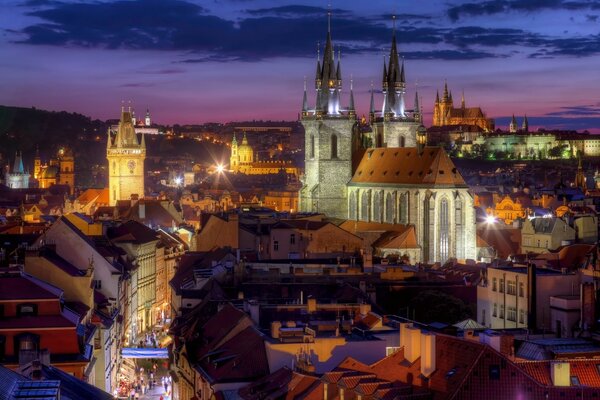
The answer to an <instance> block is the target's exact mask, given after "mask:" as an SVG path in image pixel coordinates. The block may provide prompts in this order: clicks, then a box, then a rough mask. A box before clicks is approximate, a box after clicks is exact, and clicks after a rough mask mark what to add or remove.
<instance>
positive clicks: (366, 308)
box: [358, 304, 371, 315]
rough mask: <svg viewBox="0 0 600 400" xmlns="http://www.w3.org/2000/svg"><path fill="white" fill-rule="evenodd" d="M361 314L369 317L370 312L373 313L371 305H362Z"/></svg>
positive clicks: (360, 307)
mask: <svg viewBox="0 0 600 400" xmlns="http://www.w3.org/2000/svg"><path fill="white" fill-rule="evenodd" d="M358 307H359V310H360V311H359V312H360V315H367V314H368V313H369V312H371V305H370V304H360V305H359V306H358Z"/></svg>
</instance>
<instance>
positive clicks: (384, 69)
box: [382, 54, 388, 89]
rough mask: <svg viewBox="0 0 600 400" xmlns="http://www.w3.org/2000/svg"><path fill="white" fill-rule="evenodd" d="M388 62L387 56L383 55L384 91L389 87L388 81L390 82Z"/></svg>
mask: <svg viewBox="0 0 600 400" xmlns="http://www.w3.org/2000/svg"><path fill="white" fill-rule="evenodd" d="M385 64H386V60H385V54H384V55H383V79H382V82H383V87H384V89H385V88H386V87H387V81H388V73H387V67H386V65H385Z"/></svg>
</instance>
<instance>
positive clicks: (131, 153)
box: [106, 108, 146, 206]
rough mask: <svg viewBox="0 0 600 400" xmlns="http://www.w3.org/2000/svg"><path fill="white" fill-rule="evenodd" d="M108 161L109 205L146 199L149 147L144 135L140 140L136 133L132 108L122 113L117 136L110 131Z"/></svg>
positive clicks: (107, 147)
mask: <svg viewBox="0 0 600 400" xmlns="http://www.w3.org/2000/svg"><path fill="white" fill-rule="evenodd" d="M106 158H107V160H108V175H109V179H108V185H109V187H108V189H109V192H110V205H111V206H114V205H115V204H116V203H117V201H118V200H130V199H131V196H132V195H137V196H139V198H142V197H144V160H145V159H146V143H145V141H144V135H143V134H142V138H141V140H138V137H137V135H136V133H135V128H134V126H133V121H132V114H131V108H129V109H128V110H127V111H125V109H124V108H123V109H122V110H121V120H120V121H119V127H118V128H117V133H116V134H114V135H113V134H111V131H110V129H109V131H108V143H107V145H106Z"/></svg>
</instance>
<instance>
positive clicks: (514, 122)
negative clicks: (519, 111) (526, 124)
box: [508, 114, 517, 133]
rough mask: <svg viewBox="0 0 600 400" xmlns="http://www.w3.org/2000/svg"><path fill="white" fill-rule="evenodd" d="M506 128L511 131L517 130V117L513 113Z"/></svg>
mask: <svg viewBox="0 0 600 400" xmlns="http://www.w3.org/2000/svg"><path fill="white" fill-rule="evenodd" d="M508 130H509V131H510V132H511V133H515V132H516V131H517V119H516V118H515V114H513V116H512V120H511V121H510V125H509V127H508Z"/></svg>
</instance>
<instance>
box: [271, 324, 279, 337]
mask: <svg viewBox="0 0 600 400" xmlns="http://www.w3.org/2000/svg"><path fill="white" fill-rule="evenodd" d="M280 329H281V322H279V321H273V322H271V337H272V338H273V339H279V337H280V331H279V330H280Z"/></svg>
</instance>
